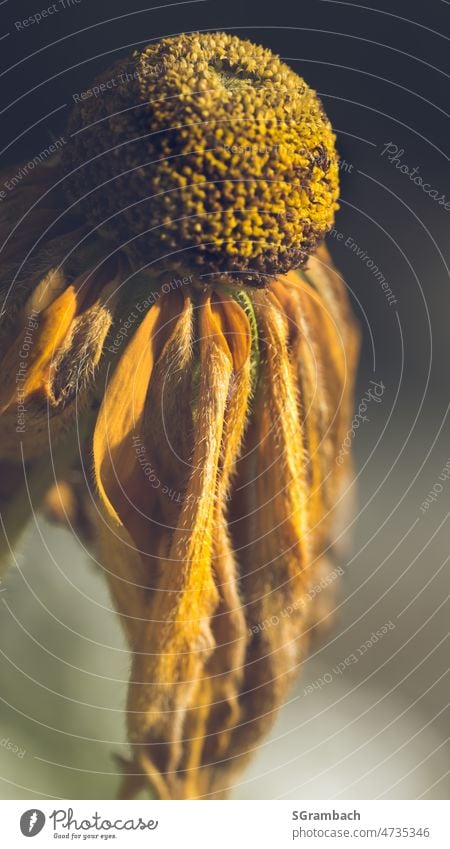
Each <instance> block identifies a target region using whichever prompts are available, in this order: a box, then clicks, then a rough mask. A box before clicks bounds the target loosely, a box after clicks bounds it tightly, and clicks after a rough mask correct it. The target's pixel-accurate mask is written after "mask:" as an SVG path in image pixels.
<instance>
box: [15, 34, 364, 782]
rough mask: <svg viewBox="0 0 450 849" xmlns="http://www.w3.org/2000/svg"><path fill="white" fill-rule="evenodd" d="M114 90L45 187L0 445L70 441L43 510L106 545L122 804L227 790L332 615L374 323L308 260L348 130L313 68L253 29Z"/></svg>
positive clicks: (209, 39)
mask: <svg viewBox="0 0 450 849" xmlns="http://www.w3.org/2000/svg"><path fill="white" fill-rule="evenodd" d="M108 79H114V80H116V81H117V79H122V80H123V83H122V84H121V85H118V86H117V85H116V86H115V87H114V90H113V94H112V95H111V94H109V95H108V96H104V97H103V98H94V97H91V98H90V99H86V100H84V101H83V102H82V103H81V105H80V107H79V108H76V109H75V111H74V113H73V115H72V117H71V119H70V124H69V131H70V134H71V139H70V141H69V142H68V144H67V145H66V146H65V148H64V153H63V159H62V162H58V163H56V164H55V165H54V166H53V167H52V168H49V169H47V171H46V175H45V180H44V186H42V185H40V186H39V185H38V184H37V183H36V182H35V183H33V186H34V188H33V190H32V188H31V186H30V188H29V189H28V191H29V192H32V191H35V192H37V194H36V198H39V199H40V201H39V203H40V207H41V217H40V218H36V214H35V212H34V211H33V212H32V213H31V217H32V221H31V223H33V222H35V224H34V230H33V228H31V230H30V228H28V229H27V230H26V232H25V231H24V232H23V233H22V235H21V230H20V228H19V237H18V239H17V242H16V245H15V250H14V251H13V260H12V264H11V265H10V267H9V273H10V276H11V281H10V284H13V285H12V291H13V292H14V298H13V306H12V307H10V309H9V316H10V318H9V320H8V324H7V326H6V328H5V333H4V339H3V343H2V344H3V350H4V363H5V364H6V367H5V370H4V374H3V377H2V381H1V384H0V402H1V409H2V417H1V418H0V434H1V437H2V439H1V440H0V442H1V445H0V450H2V452H3V453H2V456H3V457H4V458H5V460H4V461H5V462H6V463H11V462H12V463H13V464H14V463H15V464H16V465H15V474H16V475H18V479H20V471H19V472H18V470H20V463H21V462H22V461H26V462H28V463H29V464H30V463H31V464H32V463H33V461H34V460H36V458H38V457H39V458H41V454H42V452H43V451H44V447H45V444H46V443H47V442H48V441H49V439H51V440H53V441H55V440H56V444H57V445H58V444H60V443H61V444H63V445H64V446H65V447H64V451H62V455H63V457H64V463H65V469H63V473H62V474H61V475H60V478H61V480H62V479H63V478H65V481H66V482H65V484H64V490H63V497H61V498H60V505H61V510H59V508H58V497H57V491H55V489H53V490H52V491H51V492H50V493H49V494H48V495H47V499H46V502H45V504H46V508H45V509H46V510H47V513H48V514H50V515H52V516H53V517H59V516H60V514H63V513H64V512H66V513H67V514H70V520H71V522H72V523H73V524H74V526H75V529H80V530H82V531H84V532H85V534H86V535H87V536H90V537H93V538H95V541H96V547H97V551H98V556H99V559H100V561H101V563H102V564H103V568H104V571H105V574H106V577H107V579H108V582H109V586H110V589H111V593H112V596H113V599H114V602H115V605H116V607H117V610H118V611H119V614H120V617H121V620H122V624H123V627H124V629H125V631H126V634H127V637H128V641H129V645H130V649H131V652H132V656H133V664H132V670H131V677H130V688H129V697H128V729H129V739H130V743H131V749H132V758H131V760H130V762H129V763H125V761H123V760H121V765H122V767H123V769H124V772H125V778H124V782H123V788H122V793H123V795H124V796H132V795H134V794H136V793H137V792H138V791H139V790H140V789H141V787H143V786H145V784H146V783H147V782H149V783H150V785H151V787H152V788H153V791H154V792H155V793H156V794H157V795H158V796H160V797H161V798H197V797H209V798H211V797H214V796H216V797H220V796H223V795H225V794H226V793H227V791H228V790H229V789H230V787H231V786H232V784H233V781H234V778H235V776H236V774H237V773H238V772H239V770H240V769H241V768H242V766H243V764H244V763H245V761H246V760H247V758H248V757H249V756H250V755H251V753H252V751H253V750H254V749H255V747H256V746H257V745H258V743H259V742H260V740H261V738H262V736H263V735H264V734H265V733H266V732H267V731H268V729H269V728H270V727H271V725H272V723H273V721H274V718H275V715H276V711H277V709H278V708H279V706H280V705H281V703H282V701H283V698H284V696H285V693H286V691H287V689H288V687H289V685H290V684H291V682H292V679H293V677H294V676H295V674H296V672H297V670H298V666H299V663H300V662H301V660H302V658H303V656H304V654H305V651H306V649H307V645H308V640H309V636H310V633H311V631H312V630H313V629H314V628H315V627H316V625H317V624H318V621H319V619H320V618H322V612H323V602H322V600H321V601H320V603H319V601H318V600H317V599H316V593H315V592H314V593H313V592H311V591H310V590H311V587H314V586H315V585H317V583H318V581H320V579H321V576H322V575H323V573H324V571H325V570H326V568H327V563H328V560H327V556H326V552H327V550H328V549H329V548H330V545H331V539H332V537H331V528H332V522H333V521H334V515H335V513H336V512H338V510H339V505H340V502H341V501H342V498H343V492H344V488H345V483H346V480H347V476H348V468H347V467H346V464H345V463H344V464H341V465H340V464H337V463H336V460H335V458H336V456H337V454H338V452H339V448H340V445H341V442H342V439H343V438H344V436H345V433H346V431H347V429H348V423H349V418H350V410H351V405H352V382H353V375H354V371H355V363H356V356H357V347H358V345H357V332H356V330H355V327H354V324H353V319H352V316H351V313H350V309H349V306H348V302H347V297H346V292H345V286H344V284H343V283H342V281H341V279H340V277H339V275H338V274H337V273H336V272H335V271H334V270H333V269H332V266H331V262H330V259H329V257H328V254H327V252H326V250H325V248H324V247H323V246H322V247H319V248H318V249H317V250H316V252H315V253H314V255H311V256H310V257H309V259H308V262H307V264H306V265H304V264H305V262H306V260H307V258H308V256H309V255H310V254H311V251H312V250H313V249H316V247H317V245H318V243H319V242H320V240H321V239H322V238H323V236H324V234H325V233H326V232H327V230H328V229H329V228H330V227H331V225H332V222H333V216H334V211H335V209H336V207H337V204H336V199H337V194H338V178H337V173H338V168H337V156H336V151H335V148H334V136H333V133H332V130H331V127H330V124H329V122H328V120H327V118H326V116H325V115H324V113H323V110H322V106H321V104H320V102H319V100H318V98H317V97H316V95H315V94H314V92H312V91H311V90H310V89H309V88H308V87H307V86H306V84H305V83H304V81H303V80H301V79H300V78H299V77H298V76H297V75H296V74H295V73H294V72H293V71H292V70H290V69H289V68H288V67H287V66H286V65H284V64H283V63H282V62H281V61H280V60H279V59H278V58H277V57H275V56H273V54H272V53H271V52H270V51H268V50H266V49H264V48H262V47H255V46H254V45H252V44H250V43H249V42H243V41H240V40H239V39H237V38H235V37H233V36H229V35H225V34H205V35H197V34H194V35H183V36H179V37H176V38H169V39H164V40H162V41H161V42H159V43H157V44H152V45H150V46H149V47H147V48H146V49H145V50H143V51H142V52H138V53H135V54H134V55H133V56H132V57H131V58H130V59H127V60H122V61H121V62H119V63H118V65H116V66H115V68H113V69H112V70H111V69H110V70H109V71H108V72H106V73H105V74H103V75H102V76H101V77H100V78H99V80H98V81H97V85H98V86H101V84H102V82H103V83H105V82H106V81H107V80H108ZM104 87H105V89H106V85H105V86H104ZM108 91H109V89H108ZM45 181H46V182H45ZM52 193H53V195H54V198H53V200H52V204H50V205H49V207H48V208H47V207H45V203H47V200H46V201H44V212H45V210H46V211H47V213H49V212H50V211H51V212H52V214H51V215H48V216H47V218H48V222H49V224H48V226H49V228H50V229H49V230H48V227H47V231H46V230H45V227H46V226H47V224H46V223H43V222H47V218H46V217H45V215H44V212H43V210H42V203H43V201H42V198H48V197H49V196H50V197H51V196H52ZM28 200H30V203H31V201H33V207H32V209H33V210H34V201H35V196H34V195H32V196H31V195H30V199H28V198H27V197H25V196H24V197H22V203H23V204H26V203H28ZM14 202H15V203H16V205H17V202H18V201H17V199H16V200H15V201H14ZM67 207H68V208H67ZM24 208H25V207H24ZM38 208H39V205H38ZM55 209H56V210H57V212H55ZM14 211H15V210H14ZM69 214H70V216H71V218H70V222H71V224H70V227H68V228H67V231H66V232H65V233H64V234H61V233H57V234H55V233H54V232H52V229H51V228H52V227H55V226H56V225H55V223H54V222H55V221H60V219H61V220H64V218H65V217H66V216H68V215H69ZM33 216H34V217H33ZM7 223H8V222H7V220H6V217H5V219H4V220H2V221H1V227H2V235H3V234H6V232H7V229H6V228H7ZM39 227H41V228H42V229H43V230H44V234H43V244H44V248H43V247H42V246H40V241H41V231H40V230H39ZM36 245H37V247H36ZM28 253H31V259H30V260H29V261H28V260H27V262H28V264H27V263H25V271H24V270H23V268H22V265H21V263H22V260H23V257H24V255H25V254H27V255H28ZM300 266H304V267H303V268H302V269H301V270H295V269H297V268H298V267H300ZM6 282H7V281H6ZM4 288H5V282H4ZM9 306H10V304H9V303H8V302H7V305H6V310H7V312H8V307H9ZM30 316H32V317H33V321H32V324H33V327H32V328H31V327H30V325H29V321H30ZM27 331H29V335H30V340H29V349H28V351H29V353H27V355H26V357H24V359H23V362H24V374H23V376H22V378H21V382H20V393H21V395H20V397H21V399H22V407H23V408H24V416H23V428H22V430H20V429H18V427H17V416H18V412H17V410H18V403H17V401H18V384H17V381H16V375H17V369H18V365H17V364H18V361H20V357H21V352H23V336H24V333H25V332H27ZM75 424H77V426H78V425H80V426H79V427H78V430H79V432H81V434H82V436H81V438H80V436H79V433H77V434H75V431H74V428H75ZM78 452H79V456H78V458H77V454H78ZM91 456H92V457H93V464H92V465H93V468H92V469H91V460H90V458H91ZM63 465H64V464H63ZM80 467H81V468H82V470H83V471H85V472H86V475H87V480H88V481H89V473H90V472H91V471H92V483H93V486H92V489H91V491H90V490H89V486H88V485H87V484H86V485H85V486H84V488H83V487H82V486H80V482H82V481H83V477H82V475H81V474H80V471H79V470H80ZM77 468H78V471H77ZM25 472H26V469H25ZM70 476H71V477H70ZM74 476H75V477H74ZM69 480H72V481H74V480H76V482H77V483H76V486H75V485H73V486H72V485H71V484H70V485H69V483H68V482H67V481H69ZM44 484H45V488H47V487H48V485H49V482H48V481H44ZM18 486H19V484H17V487H16V488H14V487H13V490H14V491H13V493H12V495H14V492H15V491H16V489H17V488H18ZM43 488H44V485H43ZM10 495H11V493H10ZM42 497H44V492H42ZM93 504H94V505H95V509H93ZM267 623H270V627H268V626H267Z"/></svg>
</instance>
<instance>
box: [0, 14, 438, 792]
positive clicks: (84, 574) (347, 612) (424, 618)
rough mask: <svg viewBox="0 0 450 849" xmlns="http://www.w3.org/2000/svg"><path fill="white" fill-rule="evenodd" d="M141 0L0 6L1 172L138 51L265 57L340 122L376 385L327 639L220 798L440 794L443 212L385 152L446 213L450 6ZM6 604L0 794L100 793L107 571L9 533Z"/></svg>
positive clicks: (114, 647)
mask: <svg viewBox="0 0 450 849" xmlns="http://www.w3.org/2000/svg"><path fill="white" fill-rule="evenodd" d="M155 5H156V4H155ZM19 6H20V12H19ZM140 6H142V2H141V3H138V2H136V0H131V2H128V1H127V2H126V3H125V2H124V0H121V2H117V0H114V2H109V3H108V4H107V6H105V4H104V3H101V2H100V0H92V1H91V2H89V3H88V2H87V0H85V2H83V3H81V4H80V5H79V6H77V7H76V8H74V9H72V10H67V11H65V12H64V13H61V14H59V15H54V16H53V18H52V19H49V20H48V21H46V22H45V24H44V23H41V24H40V25H39V27H34V28H33V30H32V31H31V29H30V30H28V31H27V32H22V33H14V27H13V23H14V21H15V20H16V16H18V17H21V18H22V17H26V16H27V15H29V14H32V13H33V12H35V11H36V4H34V3H25V2H23V3H22V2H21V3H20V4H14V7H13V4H12V3H9V4H5V5H4V6H2V9H1V12H2V31H5V32H6V31H10V32H11V35H10V36H9V37H7V38H5V39H4V40H3V41H2V50H3V52H2V57H1V59H2V64H3V67H4V70H5V76H4V81H6V82H7V84H6V85H5V86H4V87H3V93H2V98H3V100H4V103H3V107H4V108H5V110H6V111H5V113H4V115H3V120H2V129H3V133H2V136H3V138H4V145H5V146H6V150H5V152H4V154H3V164H4V165H6V164H8V163H10V162H14V161H18V160H20V159H21V157H25V156H26V157H32V156H33V155H35V154H36V153H37V152H39V151H40V150H42V149H43V148H44V147H45V146H46V145H47V144H48V142H49V140H50V139H51V136H52V135H55V136H56V135H58V134H59V133H61V132H62V130H63V127H64V122H65V116H66V114H67V110H68V108H69V105H70V102H71V99H72V93H73V92H76V91H80V90H82V89H84V88H86V87H87V86H88V85H89V84H90V82H91V81H92V78H93V76H94V75H95V74H96V73H97V72H99V71H100V70H101V69H103V68H105V67H107V66H108V64H111V63H112V62H113V61H114V60H115V58H116V57H117V56H119V55H122V54H124V53H126V52H127V51H129V50H130V49H132V46H133V45H134V44H142V43H144V42H145V41H148V40H150V39H151V38H158V37H160V36H162V35H168V34H172V33H175V32H180V31H183V30H185V31H189V30H194V29H206V30H210V29H224V30H227V31H230V32H234V33H235V34H236V35H239V36H241V37H244V38H251V39H252V40H254V41H257V42H260V43H263V44H265V45H267V46H269V47H271V48H272V49H273V50H275V51H276V52H278V53H279V54H280V55H281V56H282V57H283V58H284V59H285V60H286V61H288V62H289V63H290V64H291V65H292V67H293V68H294V69H295V70H296V71H297V72H298V73H300V74H301V75H303V76H304V77H305V79H306V80H307V82H308V83H309V84H310V85H312V86H313V87H314V88H316V89H317V90H318V92H319V93H320V95H321V97H322V99H323V103H324V106H325V108H326V111H327V112H328V114H329V116H330V118H331V120H332V123H333V126H334V127H335V129H336V132H337V136H338V145H339V150H340V155H341V159H342V163H341V164H342V168H341V175H342V201H341V211H340V212H339V213H338V216H337V221H336V231H337V232H339V233H342V234H343V238H341V239H339V238H337V237H336V236H334V238H333V237H332V238H330V239H329V247H330V250H331V252H332V255H333V258H334V260H335V262H336V264H337V265H338V267H339V268H340V269H341V270H342V273H343V276H344V278H345V280H346V282H347V284H348V286H349V290H350V292H351V296H352V299H353V304H354V309H355V312H356V314H357V316H358V319H359V321H360V323H361V327H362V331H363V337H364V338H363V350H362V358H361V367H360V373H359V377H358V386H357V391H356V407H357V406H358V403H359V401H360V399H361V398H362V397H363V396H364V394H365V392H366V391H367V389H368V388H369V385H370V380H375V381H378V382H380V381H381V382H382V383H383V385H384V387H385V390H384V392H383V395H382V398H381V401H380V403H371V404H370V405H369V409H368V411H367V416H368V418H369V421H367V422H364V423H363V424H362V425H361V427H360V428H358V430H357V431H356V432H355V437H354V440H353V449H354V453H355V458H356V463H357V481H356V484H355V488H356V485H357V489H358V502H357V510H356V515H355V522H354V528H353V531H354V538H353V542H352V549H351V551H350V552H349V553H348V554H347V555H346V557H345V558H344V560H343V562H342V567H343V569H344V575H343V576H342V578H341V586H340V596H339V598H338V604H337V610H336V621H335V624H334V627H333V629H332V630H330V632H329V633H328V634H327V635H325V637H324V638H323V641H322V642H321V643H320V644H317V645H316V646H315V647H314V649H313V652H312V654H311V656H310V658H309V659H308V661H307V662H306V663H305V664H304V667H303V670H302V673H301V678H300V679H299V683H298V685H297V687H296V689H295V690H294V691H293V692H292V694H291V698H290V701H289V702H288V704H287V705H286V706H285V708H284V709H283V711H282V712H281V714H280V716H279V719H278V721H277V724H276V726H275V728H274V731H273V733H272V736H271V738H270V740H269V741H268V742H267V743H266V745H265V746H264V747H263V748H262V749H261V750H260V751H259V753H258V755H257V757H256V758H255V760H254V762H253V764H252V765H251V767H250V769H249V770H248V771H247V772H246V774H245V775H244V777H243V778H242V780H241V782H240V784H239V786H238V787H237V788H236V793H235V795H236V796H237V797H238V798H245V799H251V798H268V799H271V798H279V797H284V798H350V799H351V798H368V799H371V798H394V799H395V798H403V799H412V798H448V790H449V785H448V777H447V776H448V748H446V738H447V730H448V712H446V710H445V707H446V704H447V702H448V678H446V677H445V671H446V668H447V665H448V664H447V657H448V647H447V644H446V642H445V637H446V634H447V631H448V626H447V623H448V607H447V606H446V603H445V600H446V597H447V593H448V568H447V566H446V564H447V561H448V556H449V533H448V527H449V526H448V512H449V504H450V498H449V494H450V483H449V481H448V480H446V479H445V474H444V477H442V474H443V469H444V467H445V466H446V464H447V462H448V461H449V460H450V448H449V440H448V423H447V421H446V415H447V411H448V399H449V388H448V387H449V382H448V371H449V345H448V339H449V315H450V309H449V307H450V290H449V285H448V274H447V270H446V265H445V260H446V258H448V241H449V240H448V233H449V227H448V222H449V221H450V212H449V211H446V210H445V208H444V206H443V205H439V203H438V202H437V200H436V199H433V198H432V197H431V196H430V195H428V194H426V193H425V192H424V191H423V190H422V188H420V187H419V186H417V185H415V184H414V182H412V180H410V179H409V177H408V173H406V172H404V171H403V172H402V170H401V169H400V168H399V167H396V163H395V161H393V162H390V161H389V159H388V158H387V155H386V154H383V153H382V151H383V149H384V148H385V147H386V145H387V144H388V143H390V144H391V145H394V146H396V148H397V149H398V151H403V153H402V154H401V155H400V162H401V163H403V164H405V165H407V166H408V168H409V169H412V168H414V167H417V168H418V169H419V170H418V172H416V173H420V175H421V176H422V177H423V179H424V182H426V183H428V184H429V185H430V187H431V189H436V190H437V191H436V194H437V195H442V194H444V193H446V196H447V198H448V199H450V185H449V182H450V181H449V179H448V178H449V170H448V150H447V149H445V145H446V144H447V140H448V126H447V124H446V123H445V112H444V110H445V106H446V102H448V97H447V98H446V96H445V95H446V89H445V81H446V77H445V75H444V72H445V71H446V70H448V68H446V60H447V61H448V47H447V44H446V42H445V40H444V38H443V37H442V36H443V34H444V33H445V32H447V31H448V6H447V5H446V4H444V3H439V2H437V0H434V1H433V2H431V3H428V4H426V7H423V6H422V4H419V3H407V2H394V3H391V4H389V6H388V5H387V4H384V7H381V6H378V7H377V8H375V4H373V3H372V4H371V5H370V7H369V6H368V5H367V4H363V3H359V4H354V3H351V2H348V3H341V2H334V0H332V2H331V1H329V2H320V1H319V0H315V2H302V3H301V4H297V5H294V4H291V3H288V2H285V0H277V3H276V4H275V3H273V2H267V3H265V4H261V3H256V2H253V0H252V2H251V3H246V4H242V3H237V2H235V1H234V0H230V2H227V3H226V4H223V3H219V2H199V3H187V4H183V5H176V7H174V6H173V4H171V5H170V7H169V6H168V7H167V8H162V9H161V8H158V9H154V10H152V8H151V7H150V6H147V7H146V8H145V9H144V10H142V9H140ZM377 9H378V11H377ZM119 17H120V19H117V18H119ZM110 18H111V20H110ZM114 18H115V19H114ZM0 34H1V33H0ZM16 63H20V64H18V65H17V67H15V68H11V66H12V65H14V64H16ZM447 90H448V89H447ZM48 113H52V114H49V117H45V116H46V115H47V114H48ZM393 149H394V148H391V150H393ZM397 162H398V160H397ZM348 239H352V241H353V243H354V244H357V245H358V246H359V247H360V248H361V249H362V252H361V251H360V256H358V255H357V253H356V252H354V251H353V250H351V249H350V247H349V246H348V242H347V246H346V244H345V243H346V241H347V240H348ZM363 253H365V256H366V260H367V261H364V259H361V256H362V255H363ZM369 260H372V261H373V263H375V264H376V265H377V266H378V268H379V269H380V270H381V271H382V273H383V275H384V276H385V278H386V279H387V280H388V281H389V284H390V287H391V289H392V291H393V292H394V293H395V297H396V303H395V304H392V305H390V304H389V302H388V301H387V299H386V295H385V293H384V291H383V290H382V288H381V286H380V285H379V283H378V282H377V280H376V278H375V277H374V273H373V270H371V268H370V267H368V266H369ZM440 476H441V477H440ZM440 487H441V489H440ZM433 488H434V490H433ZM431 491H434V495H433V496H432V500H429V502H428V503H429V507H428V508H425V507H423V506H422V509H421V505H423V504H424V502H425V501H426V500H427V497H428V496H429V493H430V492H431ZM0 590H1V592H0V632H1V639H0V650H1V654H0V664H1V682H2V684H1V700H0V784H1V787H0V795H1V796H2V797H3V798H27V797H30V798H39V797H40V796H42V797H48V798H52V797H63V798H111V797H113V796H114V794H115V792H116V789H117V784H118V780H117V778H116V774H115V767H114V764H113V761H112V759H111V753H112V752H113V751H115V752H122V753H125V751H126V747H125V744H124V739H125V732H124V716H123V706H124V702H125V694H126V680H127V676H128V670H129V658H128V655H127V652H126V648H125V643H124V640H123V637H122V634H121V632H120V629H119V625H118V623H117V621H116V616H115V613H114V612H113V611H112V610H111V603H110V600H109V597H108V594H107V591H106V588H105V584H104V582H103V579H102V576H101V574H100V573H99V572H97V570H96V568H95V567H94V566H93V564H92V563H90V562H89V560H88V558H87V557H86V556H85V555H84V554H83V552H82V550H81V548H79V547H78V545H77V543H76V542H75V541H74V540H73V539H72V538H71V537H70V536H69V535H68V534H67V533H66V532H65V531H64V530H60V529H54V528H50V527H49V526H48V525H46V524H45V522H42V523H40V524H39V525H36V524H33V525H32V526H31V527H30V528H29V530H28V532H27V534H26V535H25V537H24V538H23V539H22V542H21V544H20V546H19V550H18V551H17V554H16V562H15V563H14V564H13V565H12V568H11V569H10V571H9V573H8V575H7V578H6V580H5V582H4V583H3V584H2V585H1V587H0ZM387 623H392V626H391V627H390V629H389V630H387V632H386V633H385V634H384V635H383V636H382V638H379V639H378V640H377V641H376V642H375V641H374V644H373V645H372V646H371V647H370V648H369V649H368V650H367V651H366V652H365V653H364V654H363V655H362V656H358V661H357V662H348V664H347V665H346V664H345V661H346V660H348V659H349V658H350V656H351V655H352V654H355V653H356V652H357V650H358V648H359V647H360V646H361V645H362V644H364V643H365V642H366V641H367V640H369V639H370V638H371V634H372V632H373V631H377V630H379V629H381V628H382V626H383V625H385V624H387ZM339 664H340V666H338V665H339ZM342 666H344V671H343V672H342V673H336V672H333V670H336V669H341V668H342ZM313 685H314V686H313Z"/></svg>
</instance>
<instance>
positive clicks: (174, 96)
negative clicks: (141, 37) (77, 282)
mask: <svg viewBox="0 0 450 849" xmlns="http://www.w3.org/2000/svg"><path fill="white" fill-rule="evenodd" d="M95 86H96V88H94V86H93V88H92V93H91V94H89V91H88V92H86V93H85V96H84V99H83V100H81V101H80V103H79V104H77V106H76V107H75V109H74V111H73V113H72V116H71V118H70V124H69V133H70V134H71V135H72V134H74V135H73V136H72V138H71V142H70V143H69V144H68V145H67V146H66V148H65V154H64V156H65V165H66V168H67V172H68V175H69V176H68V178H67V181H66V186H67V192H68V198H69V199H70V201H71V202H73V201H79V203H80V207H81V211H82V212H83V214H84V215H85V217H86V218H87V221H88V222H89V224H91V225H92V226H94V227H98V228H99V229H100V231H101V232H102V233H103V234H104V235H106V236H108V237H111V238H114V239H115V240H116V241H117V240H119V243H120V244H125V243H127V250H128V252H129V253H130V255H131V256H132V257H133V259H134V261H135V262H137V263H139V264H140V265H147V264H151V263H155V264H158V263H160V262H162V261H164V260H165V259H168V260H169V262H170V264H171V265H172V266H173V265H174V264H176V263H179V264H180V265H183V266H189V267H193V268H196V269H197V270H198V272H199V273H200V274H202V275H204V280H205V282H211V281H212V280H213V279H214V276H213V275H214V274H217V273H226V274H228V275H235V279H236V278H239V282H241V283H242V282H248V283H253V284H254V285H261V283H262V282H264V278H265V276H266V275H273V274H278V273H282V272H285V271H288V270H289V269H291V268H295V267H298V266H300V265H301V264H302V263H303V262H304V261H305V259H306V258H307V256H308V254H309V253H310V252H311V250H312V249H313V248H314V247H315V246H316V244H317V243H318V242H319V241H320V240H321V239H322V238H323V236H324V234H325V233H326V232H327V230H328V229H329V228H330V227H331V226H332V223H333V218H334V211H335V210H336V208H337V202H336V201H337V195H338V167H337V155H336V151H335V146H334V141H335V138H334V135H333V132H332V129H331V126H330V123H329V121H328V119H327V117H326V115H325V114H324V112H323V108H322V105H321V103H320V101H319V99H318V98H317V96H316V94H315V92H313V91H312V90H311V89H310V88H308V86H307V85H306V83H305V82H304V81H303V80H302V79H301V78H300V77H298V76H297V74H295V73H294V71H292V70H291V69H290V68H289V67H288V66H287V65H285V64H284V63H283V62H282V61H281V60H280V59H279V58H278V57H277V56H274V55H273V53H271V51H270V50H267V49H265V48H263V47H260V46H256V45H254V44H252V43H251V42H248V41H242V40H241V39H239V38H236V37H235V36H231V35H228V34H225V33H212V34H192V35H181V36H177V37H174V38H167V39H163V40H162V41H160V42H158V43H155V44H151V45H149V46H148V47H146V48H145V49H144V50H143V51H139V52H135V53H134V54H133V56H132V57H131V58H128V59H126V60H121V61H120V62H119V63H118V64H116V65H115V66H114V67H113V68H112V69H110V70H109V71H107V72H105V73H103V74H102V75H101V76H100V77H99V78H98V79H97V80H96V83H95ZM70 172H72V173H70ZM208 275H211V276H208Z"/></svg>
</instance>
